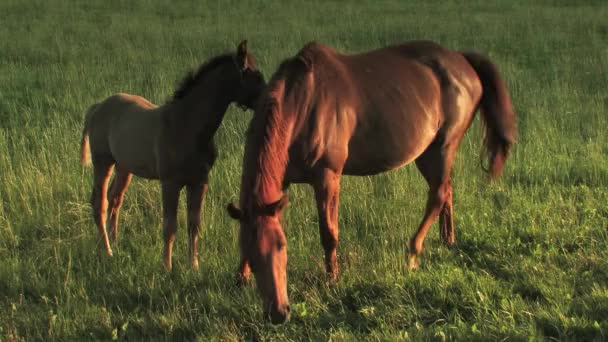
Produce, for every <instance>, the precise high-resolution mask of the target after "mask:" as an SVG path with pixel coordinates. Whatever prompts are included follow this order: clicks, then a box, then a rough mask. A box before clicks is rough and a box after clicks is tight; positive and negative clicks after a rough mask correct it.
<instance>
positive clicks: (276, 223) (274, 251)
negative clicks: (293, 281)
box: [228, 196, 291, 324]
mask: <svg viewBox="0 0 608 342" xmlns="http://www.w3.org/2000/svg"><path fill="white" fill-rule="evenodd" d="M288 202H289V201H288V199H287V196H283V197H282V198H281V199H280V200H278V201H277V202H275V203H271V204H268V205H264V206H262V207H260V206H256V205H254V206H253V207H251V208H249V209H248V210H242V209H239V208H237V207H236V206H235V205H233V204H232V203H231V204H229V205H228V213H229V214H230V216H231V217H232V218H234V219H237V220H239V221H240V223H241V234H240V239H241V241H240V243H241V253H243V256H244V257H245V258H247V260H248V261H249V266H250V267H251V270H252V271H253V274H254V275H255V279H256V282H257V286H258V290H259V292H260V294H261V296H262V299H263V301H264V315H265V316H266V317H269V318H270V320H271V321H272V323H273V324H279V323H284V322H286V321H287V320H289V314H290V311H291V309H290V307H289V299H288V298H287V240H286V238H285V233H284V232H283V226H282V224H281V220H280V218H281V213H282V211H283V209H284V208H285V207H286V206H287V203H288Z"/></svg>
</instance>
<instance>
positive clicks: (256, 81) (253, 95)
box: [234, 40, 266, 109]
mask: <svg viewBox="0 0 608 342" xmlns="http://www.w3.org/2000/svg"><path fill="white" fill-rule="evenodd" d="M234 62H235V63H236V67H237V68H238V70H239V74H240V82H239V85H238V86H237V89H236V93H235V97H236V98H235V101H236V103H237V104H239V105H240V106H242V107H246V108H249V109H255V104H256V103H257V100H258V98H259V97H260V95H261V94H262V91H263V90H264V88H265V87H266V81H264V75H262V73H261V72H260V71H259V70H258V69H257V66H256V62H255V57H254V56H253V54H251V53H249V51H248V50H247V41H246V40H244V41H242V42H241V43H240V44H239V45H238V47H237V48H236V54H235V56H234Z"/></svg>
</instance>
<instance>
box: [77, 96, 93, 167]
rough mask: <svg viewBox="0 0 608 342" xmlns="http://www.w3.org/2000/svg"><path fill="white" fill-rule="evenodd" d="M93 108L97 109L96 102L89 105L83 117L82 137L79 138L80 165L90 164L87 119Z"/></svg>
mask: <svg viewBox="0 0 608 342" xmlns="http://www.w3.org/2000/svg"><path fill="white" fill-rule="evenodd" d="M95 109H97V104H94V105H92V106H91V107H89V109H88V110H87V114H86V116H85V119H84V128H83V129H82V139H81V140H80V165H82V166H87V165H89V164H91V149H90V147H89V120H90V118H91V115H92V114H93V112H94V111H95Z"/></svg>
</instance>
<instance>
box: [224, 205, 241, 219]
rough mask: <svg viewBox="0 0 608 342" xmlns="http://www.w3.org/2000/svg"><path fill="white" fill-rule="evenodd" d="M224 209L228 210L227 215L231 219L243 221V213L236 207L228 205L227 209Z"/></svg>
mask: <svg viewBox="0 0 608 342" xmlns="http://www.w3.org/2000/svg"><path fill="white" fill-rule="evenodd" d="M226 209H227V210H228V215H230V217H232V218H233V219H235V220H239V221H242V220H243V216H244V215H243V211H242V210H241V209H239V208H237V206H236V205H234V204H232V203H228V207H227V208H226Z"/></svg>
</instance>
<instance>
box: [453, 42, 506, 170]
mask: <svg viewBox="0 0 608 342" xmlns="http://www.w3.org/2000/svg"><path fill="white" fill-rule="evenodd" d="M462 55H463V56H464V58H466V60H467V61H468V62H469V63H470V64H471V66H472V67H473V69H475V71H476V72H477V75H478V76H479V79H480V80H481V85H482V87H483V93H482V96H481V101H480V104H479V106H480V107H481V114H482V117H483V121H484V123H485V125H484V126H485V127H484V145H485V150H486V153H484V155H482V158H483V157H484V156H485V155H487V158H488V162H489V167H488V168H486V167H484V166H483V163H482V168H483V169H484V171H486V172H488V173H489V174H490V178H491V179H495V178H497V177H499V176H500V174H501V173H502V169H503V167H504V166H505V162H506V160H507V157H508V156H509V152H510V150H511V148H512V147H513V144H515V141H516V139H517V120H516V117H515V112H514V111H513V105H512V103H511V96H509V92H508V90H507V87H506V85H505V82H504V81H503V80H502V78H501V77H500V74H499V72H498V68H497V67H496V65H494V64H493V63H492V62H490V60H489V59H488V58H487V57H485V56H482V55H480V54H477V53H471V52H464V53H462Z"/></svg>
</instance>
